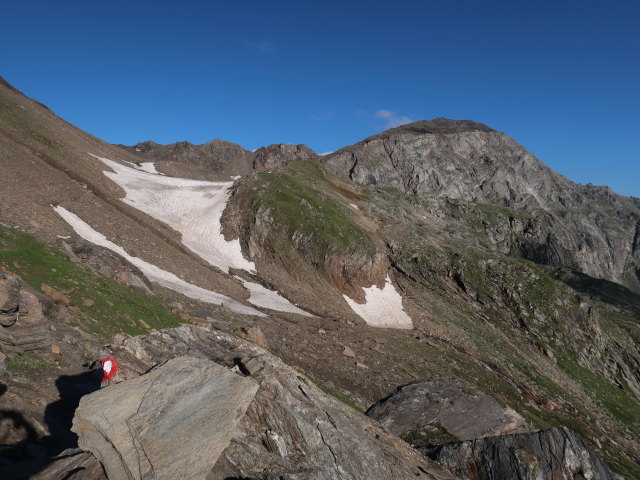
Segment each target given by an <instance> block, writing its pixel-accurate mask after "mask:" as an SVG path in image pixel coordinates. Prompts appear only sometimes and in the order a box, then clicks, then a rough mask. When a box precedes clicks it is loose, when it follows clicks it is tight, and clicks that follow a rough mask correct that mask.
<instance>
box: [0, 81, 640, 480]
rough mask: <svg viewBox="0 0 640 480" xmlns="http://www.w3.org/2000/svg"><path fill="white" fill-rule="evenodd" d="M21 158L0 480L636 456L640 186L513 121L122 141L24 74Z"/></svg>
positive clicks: (14, 169)
mask: <svg viewBox="0 0 640 480" xmlns="http://www.w3.org/2000/svg"><path fill="white" fill-rule="evenodd" d="M0 169H1V170H2V172H3V174H4V178H5V179H7V180H5V181H4V183H3V185H2V188H0V478H15V479H20V478H34V479H38V478H40V479H45V478H46V479H48V480H58V479H60V480H62V479H66V480H69V479H73V480H81V479H89V478H91V479H97V478H127V479H128V478H169V477H170V478H208V479H230V478H251V479H257V478H261V479H271V478H273V479H279V478H289V479H315V478H317V479H324V478H327V479H329V478H332V479H333V478H343V479H351V478H356V479H360V478H362V479H371V478H416V477H418V478H439V479H453V478H456V479H458V478H459V479H462V478H478V479H480V478H481V479H500V478H505V479H506V478H516V477H517V478H545V477H549V478H563V479H576V480H577V479H583V478H593V479H598V478H601V479H609V478H619V477H617V475H622V477H623V478H629V479H631V478H638V477H639V476H640V473H639V472H640V456H639V455H638V452H639V451H640V444H639V442H638V439H639V438H640V347H639V345H640V343H639V339H640V338H639V337H640V330H639V329H638V325H640V294H639V288H638V285H639V282H638V265H639V263H638V258H639V257H638V255H639V253H638V251H639V246H640V244H639V242H640V240H639V233H638V232H639V230H640V229H639V223H638V222H639V218H640V203H639V202H640V201H639V200H638V199H635V198H630V197H623V196H619V195H616V194H615V193H613V192H611V191H610V190H609V189H607V188H606V187H594V186H591V185H586V186H582V185H577V184H575V183H573V182H571V181H570V180H568V179H566V178H564V177H562V176H561V175H559V174H557V173H555V172H553V171H552V170H550V169H549V168H548V167H546V166H545V165H544V164H543V163H542V162H540V161H539V160H538V159H537V158H536V157H534V156H533V155H532V154H531V153H529V152H528V151H527V150H526V149H525V148H524V147H522V146H521V145H519V144H517V142H515V141H514V140H513V139H511V138H510V137H508V136H507V135H506V134H504V133H501V132H498V131H495V130H493V129H491V128H490V127H487V126H485V125H483V124H480V123H476V122H471V121H464V120H450V119H435V120H431V121H421V122H416V123H413V124H408V125H403V126H400V127H397V128H394V129H390V130H387V131H385V132H382V133H380V134H378V135H374V136H372V137H369V138H367V139H364V140H363V141H361V142H358V143H356V144H354V145H351V146H347V147H344V148H342V149H340V150H338V151H336V152H334V153H332V154H329V155H323V156H320V155H317V154H315V152H313V151H311V150H310V149H308V148H307V147H305V146H304V145H283V144H275V145H270V146H267V147H262V148H260V149H258V150H256V151H255V152H249V151H247V150H245V149H244V148H242V147H240V146H239V145H235V144H232V143H229V142H225V141H223V140H213V141H211V142H208V143H206V144H203V145H192V144H189V143H187V142H178V143H176V144H172V145H158V144H155V143H152V142H143V143H140V144H138V145H135V146H132V147H124V146H119V145H110V144H107V143H105V142H102V141H101V140H99V139H97V138H95V137H93V136H91V135H89V134H87V133H85V132H83V131H81V130H80V129H78V128H76V127H74V126H72V125H70V124H68V123H67V122H65V121H64V120H62V119H60V118H59V117H57V116H56V115H55V114H54V113H53V112H52V111H51V110H49V109H48V108H46V107H45V106H43V105H42V104H40V103H38V102H36V101H34V100H31V99H29V98H27V97H25V96H24V95H22V94H21V93H20V92H19V91H18V90H17V89H15V88H13V87H11V86H10V85H9V84H7V83H6V82H4V81H0ZM107 355H114V356H116V358H117V359H118V360H119V362H120V365H121V374H120V376H119V378H118V380H117V381H116V382H114V383H113V384H112V385H110V386H108V387H106V388H104V389H100V388H99V386H100V375H101V372H100V369H99V368H95V366H94V365H95V362H94V361H95V360H97V359H99V358H103V357H105V356H107ZM365 413H366V415H365ZM185 459H187V462H186V463H184V461H185ZM533 466H535V468H534V467H533ZM536 476H537V477H536Z"/></svg>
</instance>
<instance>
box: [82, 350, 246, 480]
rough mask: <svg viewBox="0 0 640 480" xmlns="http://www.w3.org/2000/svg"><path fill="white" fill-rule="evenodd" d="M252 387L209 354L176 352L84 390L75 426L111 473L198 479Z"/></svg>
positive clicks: (233, 427) (230, 433)
mask: <svg viewBox="0 0 640 480" xmlns="http://www.w3.org/2000/svg"><path fill="white" fill-rule="evenodd" d="M257 389H258V385H257V384H256V382H254V381H253V380H251V379H250V378H244V377H240V376H238V375H235V374H234V373H232V372H230V371H229V370H228V369H226V368H224V367H222V366H220V365H217V364H216V363H214V362H211V361H207V360H203V359H196V358H193V357H178V358H174V359H172V360H170V361H168V362H166V363H165V364H163V365H160V366H158V367H157V368H154V369H153V370H151V371H150V372H148V373H147V374H145V375H142V376H140V377H137V378H135V379H131V380H129V381H128V382H125V383H122V384H118V385H114V386H113V387H111V388H105V389H102V390H99V391H98V392H95V393H93V394H91V395H88V396H86V397H83V399H82V400H81V401H80V406H79V407H78V410H76V414H75V417H74V423H73V427H72V430H73V431H74V432H75V433H77V434H78V436H79V442H78V444H79V446H80V447H81V448H84V449H85V450H89V451H91V452H93V453H94V454H95V455H96V457H97V458H98V459H99V460H100V462H101V463H102V465H104V467H105V470H106V472H107V476H108V477H109V478H114V479H116V478H117V479H125V478H127V479H136V480H141V479H143V478H145V479H147V478H159V479H162V478H167V479H169V478H172V479H180V478H183V479H187V478H193V479H202V478H204V477H205V476H206V475H207V473H208V472H209V471H210V470H211V468H212V467H213V466H214V465H215V463H216V461H217V459H218V457H219V456H220V454H221V453H222V451H223V450H224V449H225V448H226V447H227V445H228V444H229V442H230V440H231V439H232V438H233V437H234V436H235V435H236V434H237V433H238V432H237V428H238V423H239V420H240V419H241V418H242V416H243V415H244V413H245V411H246V408H247V406H248V404H249V402H250V401H251V400H252V399H253V397H254V395H255V393H256V390H257Z"/></svg>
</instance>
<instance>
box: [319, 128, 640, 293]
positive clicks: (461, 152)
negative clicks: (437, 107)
mask: <svg viewBox="0 0 640 480" xmlns="http://www.w3.org/2000/svg"><path fill="white" fill-rule="evenodd" d="M320 161H321V162H322V163H324V164H325V165H326V166H327V167H329V168H330V169H331V170H332V171H334V172H335V173H337V174H338V175H340V176H343V177H348V178H350V179H351V180H353V181H356V182H359V183H363V184H368V185H379V186H384V187H394V188H397V189H399V190H401V191H403V192H406V193H408V194H412V195H417V196H421V197H434V196H437V197H448V198H454V199H462V200H465V201H473V202H480V203H491V204H496V205H501V206H506V207H511V208H514V209H519V210H522V211H526V212H528V213H530V214H531V216H532V218H533V223H532V224H531V225H520V226H519V225H516V226H515V227H514V228H515V229H516V230H517V229H520V230H521V232H519V233H520V234H519V235H516V238H515V239H514V241H513V245H510V246H509V248H508V249H507V250H509V249H510V250H512V253H514V254H518V255H521V256H523V257H525V258H528V259H530V260H534V261H537V262H539V263H547V264H551V265H557V266H567V267H571V268H576V269H577V270H580V271H582V272H584V273H586V274H588V275H591V276H593V277H596V278H605V279H608V280H611V281H614V282H617V283H620V284H623V285H625V286H627V287H629V288H631V289H632V290H634V291H636V292H639V291H640V249H639V248H638V238H639V234H638V232H640V199H636V198H632V197H623V196H621V195H616V194H614V193H613V192H612V191H611V190H609V189H608V188H606V187H595V186H593V185H586V186H583V185H577V184H575V183H573V182H571V181H570V180H568V179H567V178H565V177H563V176H562V175H559V174H558V173H556V172H554V171H553V170H551V169H550V168H548V167H547V166H546V165H544V164H543V163H542V162H540V161H539V160H538V159H537V158H536V157H535V156H533V155H532V154H531V153H529V152H528V151H527V150H525V149H524V148H523V147H522V146H521V145H519V144H518V143H517V142H515V141H514V140H513V139H511V138H510V137H508V136H507V135H505V134H504V133H501V132H497V131H495V130H492V129H490V128H489V127H487V126H485V125H482V124H478V123H475V122H469V121H459V120H447V119H436V120H432V121H430V122H424V121H423V122H417V123H414V124H410V125H404V126H402V127H398V128H394V129H391V130H388V131H386V132H383V133H381V134H379V135H376V136H373V137H370V138H367V139H366V140H363V141H362V142H360V143H357V144H355V145H352V146H349V147H345V148H343V149H341V150H339V151H337V152H335V153H333V154H331V155H327V156H324V157H321V160H320ZM507 227H508V228H510V226H507ZM520 227H522V228H520Z"/></svg>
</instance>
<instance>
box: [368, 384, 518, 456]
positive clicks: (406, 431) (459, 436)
mask: <svg viewBox="0 0 640 480" xmlns="http://www.w3.org/2000/svg"><path fill="white" fill-rule="evenodd" d="M367 416H369V417H371V418H374V419H376V420H378V421H379V422H380V423H381V424H382V425H384V426H385V427H387V428H388V429H389V430H390V431H391V432H393V433H395V434H396V435H398V436H400V437H402V438H404V439H405V440H407V441H408V442H409V443H411V444H412V445H414V446H425V445H430V444H431V445H433V444H437V443H442V442H443V441H454V440H470V439H476V438H481V437H486V436H493V435H500V434H506V433H515V432H527V431H530V427H529V425H527V422H526V421H525V420H524V419H523V418H522V417H521V416H520V415H518V413H516V412H515V411H514V410H512V409H510V408H508V407H503V406H502V405H500V404H499V403H498V402H497V401H496V400H495V399H493V398H492V397H490V396H488V395H485V394H484V393H482V392H480V391H478V390H476V389H475V388H473V387H471V386H470V385H467V384H465V383H463V382H461V381H460V380H457V379H454V378H450V377H429V378H425V379H422V380H417V381H415V382H412V383H409V384H407V385H403V386H401V387H398V389H397V390H396V392H395V393H393V394H392V395H391V396H389V397H387V398H385V399H383V400H380V401H379V402H378V403H376V404H375V405H373V406H372V407H371V408H370V409H369V410H368V411H367Z"/></svg>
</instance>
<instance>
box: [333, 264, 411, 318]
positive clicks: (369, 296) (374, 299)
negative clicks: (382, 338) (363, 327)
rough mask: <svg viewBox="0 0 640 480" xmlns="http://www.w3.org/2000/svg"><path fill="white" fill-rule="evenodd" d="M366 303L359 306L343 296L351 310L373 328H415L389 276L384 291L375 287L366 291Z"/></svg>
mask: <svg viewBox="0 0 640 480" xmlns="http://www.w3.org/2000/svg"><path fill="white" fill-rule="evenodd" d="M364 295H365V302H364V303H363V304H359V303H357V302H355V301H354V300H352V299H351V298H349V297H348V296H347V295H343V297H344V299H345V300H346V301H347V303H348V304H349V306H350V307H351V309H352V310H353V311H354V312H356V313H357V314H358V315H360V317H362V319H363V320H364V321H365V322H367V323H368V324H369V325H371V326H373V327H382V328H402V329H411V328H413V322H412V321H411V317H409V315H407V313H406V312H405V311H404V308H403V306H402V297H401V296H400V294H399V293H398V292H397V291H396V289H395V287H394V286H393V284H392V283H391V280H390V279H389V277H388V276H387V279H386V282H385V285H384V287H383V288H382V289H380V288H378V287H377V286H375V285H371V286H370V287H369V288H365V289H364Z"/></svg>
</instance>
